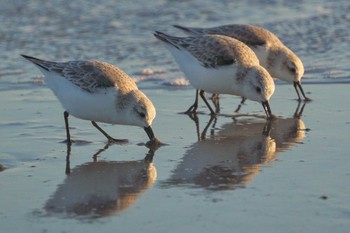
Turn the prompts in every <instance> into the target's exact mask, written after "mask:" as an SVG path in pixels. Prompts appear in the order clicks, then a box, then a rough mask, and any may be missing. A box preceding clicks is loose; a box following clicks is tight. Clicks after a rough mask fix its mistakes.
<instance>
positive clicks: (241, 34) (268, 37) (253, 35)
mask: <svg viewBox="0 0 350 233" xmlns="http://www.w3.org/2000/svg"><path fill="white" fill-rule="evenodd" d="M174 27H176V28H179V29H181V30H183V31H185V32H186V33H187V34H190V35H201V34H218V35H225V36H229V37H233V38H235V39H237V40H240V41H242V42H243V43H245V44H247V45H249V46H252V47H256V46H264V45H267V44H269V43H273V44H281V43H282V42H281V41H280V40H279V39H278V38H277V36H276V35H274V34H273V33H272V32H270V31H268V30H266V29H264V28H262V27H259V26H255V25H250V24H232V25H224V26H219V27H212V28H194V27H183V26H179V25H174Z"/></svg>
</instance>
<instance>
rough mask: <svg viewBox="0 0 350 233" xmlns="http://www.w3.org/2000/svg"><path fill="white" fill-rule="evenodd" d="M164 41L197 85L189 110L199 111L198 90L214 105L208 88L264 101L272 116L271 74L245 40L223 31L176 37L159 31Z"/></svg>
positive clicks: (272, 83)
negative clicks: (208, 97) (212, 33)
mask: <svg viewBox="0 0 350 233" xmlns="http://www.w3.org/2000/svg"><path fill="white" fill-rule="evenodd" d="M154 35H155V37H156V38H158V39H159V40H160V41H162V42H164V44H165V45H166V48H167V49H168V50H169V51H170V52H171V53H172V55H173V56H174V58H175V60H176V62H177V63H178V65H179V67H180V69H181V70H182V71H183V72H184V74H185V75H186V77H187V78H188V80H189V81H190V83H191V85H192V86H193V87H195V88H196V89H197V93H196V100H195V103H194V104H193V105H192V106H191V107H190V108H189V109H188V110H187V111H186V113H190V112H196V110H197V107H198V90H200V96H201V97H202V99H203V100H204V102H205V103H206V105H207V106H208V108H209V109H210V112H211V114H212V115H215V112H214V111H213V110H212V108H211V107H210V105H209V103H208V102H207V100H206V98H205V96H204V91H205V92H211V93H218V94H230V95H238V96H242V97H244V98H247V99H250V100H253V101H257V102H259V103H261V104H262V105H263V108H264V111H265V113H266V115H267V117H268V118H269V117H271V115H272V114H271V109H270V106H269V99H270V97H271V96H272V94H273V92H274V90H275V84H274V82H273V80H272V78H271V76H270V74H269V73H268V72H267V71H266V70H265V68H263V67H262V66H261V65H260V64H259V60H258V58H257V57H256V55H255V54H254V52H253V51H252V50H251V49H250V48H249V47H248V46H247V45H245V44H244V43H242V42H240V41H238V40H236V39H233V38H230V37H227V36H221V35H204V36H196V37H182V38H181V37H173V36H169V35H166V34H164V33H161V32H155V34H154Z"/></svg>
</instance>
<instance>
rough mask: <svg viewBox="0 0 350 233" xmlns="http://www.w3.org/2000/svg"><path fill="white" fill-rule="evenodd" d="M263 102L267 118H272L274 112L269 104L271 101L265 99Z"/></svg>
mask: <svg viewBox="0 0 350 233" xmlns="http://www.w3.org/2000/svg"><path fill="white" fill-rule="evenodd" d="M261 103H262V106H263V108H264V111H265V114H266V117H267V118H272V113H271V108H270V104H269V101H267V100H266V101H265V102H264V101H263V102H261Z"/></svg>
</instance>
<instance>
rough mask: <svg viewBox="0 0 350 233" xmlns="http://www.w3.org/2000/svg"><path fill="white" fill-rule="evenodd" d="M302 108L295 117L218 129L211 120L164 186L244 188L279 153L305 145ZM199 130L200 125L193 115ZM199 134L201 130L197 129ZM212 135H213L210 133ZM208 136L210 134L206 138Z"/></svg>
mask: <svg viewBox="0 0 350 233" xmlns="http://www.w3.org/2000/svg"><path fill="white" fill-rule="evenodd" d="M299 107H300V105H298V108H297V110H296V113H295V114H294V116H293V117H292V118H286V119H282V118H278V119H274V120H269V121H266V120H260V119H255V118H248V119H243V120H238V121H237V122H233V123H228V124H224V125H222V126H221V127H219V128H216V127H217V126H216V124H215V123H216V121H217V119H216V118H210V120H209V122H208V124H207V125H206V126H205V127H204V130H203V131H202V132H201V133H200V134H198V139H199V141H198V142H196V143H194V144H192V145H191V146H189V149H188V150H187V151H186V152H185V154H184V157H183V158H182V161H181V162H180V164H179V165H178V166H177V167H176V169H175V170H174V171H173V174H172V176H171V178H170V179H169V180H168V181H166V182H165V184H164V186H165V187H171V186H175V187H176V186H179V185H189V186H190V187H191V186H192V187H201V188H204V189H208V190H213V191H221V190H230V189H235V188H238V187H244V186H245V184H246V183H247V182H249V181H250V180H252V179H253V178H254V176H255V175H257V174H258V173H259V171H260V169H261V168H260V165H263V164H268V163H269V162H270V161H273V160H275V159H276V157H277V153H278V152H281V151H284V150H286V149H291V147H292V146H293V144H295V143H302V141H303V138H304V137H305V129H306V128H305V125H304V123H303V121H302V120H301V115H302V111H303V108H304V107H305V104H304V105H303V108H302V110H301V111H299ZM191 119H193V121H194V123H195V124H196V127H197V129H198V128H199V125H200V122H199V120H198V117H197V116H191ZM198 132H199V129H198ZM208 132H210V133H208ZM207 134H209V135H207Z"/></svg>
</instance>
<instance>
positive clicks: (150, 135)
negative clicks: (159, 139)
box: [144, 126, 155, 141]
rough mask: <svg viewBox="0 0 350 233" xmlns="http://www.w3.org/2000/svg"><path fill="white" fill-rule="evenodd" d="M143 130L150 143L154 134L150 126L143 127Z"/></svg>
mask: <svg viewBox="0 0 350 233" xmlns="http://www.w3.org/2000/svg"><path fill="white" fill-rule="evenodd" d="M144 130H145V131H146V133H147V135H148V137H149V139H150V140H151V141H153V140H154V139H155V137H154V133H153V130H152V127H151V126H148V127H144Z"/></svg>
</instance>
